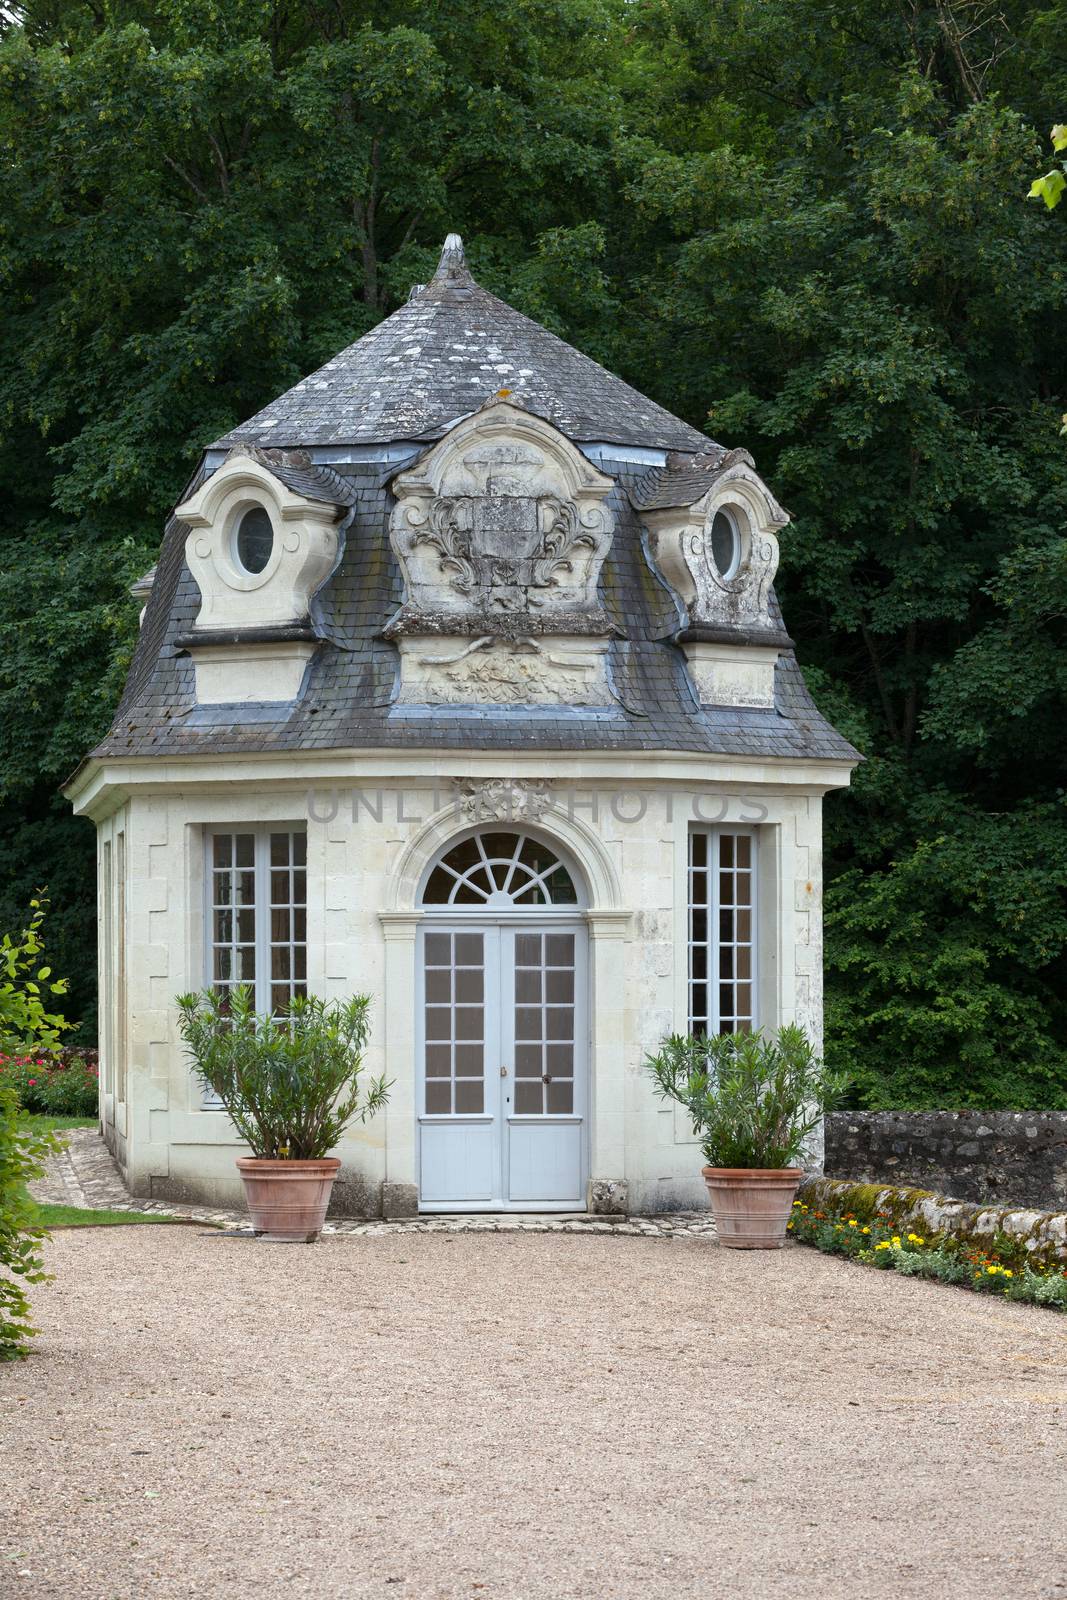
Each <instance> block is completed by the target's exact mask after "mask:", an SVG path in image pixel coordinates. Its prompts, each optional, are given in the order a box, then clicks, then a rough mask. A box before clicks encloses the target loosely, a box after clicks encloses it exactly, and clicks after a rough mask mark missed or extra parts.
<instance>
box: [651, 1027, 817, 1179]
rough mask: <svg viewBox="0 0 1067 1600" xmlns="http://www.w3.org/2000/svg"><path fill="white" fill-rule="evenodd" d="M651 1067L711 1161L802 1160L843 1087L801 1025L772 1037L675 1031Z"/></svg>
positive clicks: (771, 1164)
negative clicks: (681, 1108) (705, 1035)
mask: <svg viewBox="0 0 1067 1600" xmlns="http://www.w3.org/2000/svg"><path fill="white" fill-rule="evenodd" d="M645 1065H646V1066H647V1068H648V1070H649V1072H651V1074H652V1076H653V1078H654V1079H655V1082H656V1091H657V1093H658V1094H659V1095H660V1096H661V1097H662V1098H664V1099H671V1100H676V1101H677V1102H678V1104H679V1105H680V1106H684V1107H685V1110H686V1111H687V1112H688V1114H689V1118H690V1121H691V1122H692V1124H693V1132H694V1133H695V1134H696V1136H697V1138H698V1139H700V1141H701V1145H702V1148H703V1151H704V1159H705V1161H706V1162H707V1164H708V1166H709V1167H749V1168H752V1167H763V1168H775V1169H778V1168H782V1167H791V1166H793V1165H795V1163H796V1162H798V1161H799V1160H800V1159H801V1158H802V1156H803V1154H804V1150H805V1146H806V1144H807V1141H808V1138H809V1136H810V1134H811V1133H812V1132H813V1130H814V1129H815V1128H816V1127H817V1126H818V1124H819V1122H820V1120H821V1118H822V1115H823V1112H824V1111H826V1110H827V1109H828V1108H829V1107H830V1106H831V1105H832V1104H833V1103H834V1102H835V1101H836V1100H837V1099H838V1098H839V1097H840V1094H841V1092H842V1089H843V1080H842V1079H840V1078H839V1077H838V1076H837V1075H836V1074H834V1073H832V1072H830V1071H829V1070H828V1069H827V1068H826V1067H825V1066H824V1064H823V1062H822V1061H820V1060H819V1058H818V1056H817V1055H816V1054H815V1051H814V1049H813V1047H812V1044H811V1041H810V1040H809V1039H808V1037H807V1035H806V1034H805V1033H804V1031H803V1029H802V1028H798V1027H796V1026H795V1025H793V1024H790V1025H788V1026H786V1027H784V1028H780V1029H779V1030H778V1033H777V1034H776V1035H775V1037H773V1038H770V1039H765V1038H764V1037H763V1035H762V1033H724V1034H719V1035H718V1036H717V1037H710V1038H703V1037H701V1038H694V1037H692V1036H689V1037H683V1036H682V1035H680V1034H673V1035H672V1036H671V1037H670V1038H669V1039H666V1040H665V1041H664V1043H663V1045H662V1047H661V1049H660V1052H659V1054H658V1055H655V1056H648V1057H646V1060H645Z"/></svg>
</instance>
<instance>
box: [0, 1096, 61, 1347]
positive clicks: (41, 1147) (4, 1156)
mask: <svg viewBox="0 0 1067 1600" xmlns="http://www.w3.org/2000/svg"><path fill="white" fill-rule="evenodd" d="M59 1148H60V1141H59V1140H58V1139H57V1138H56V1135H55V1134H54V1133H37V1132H29V1131H27V1129H26V1128H25V1127H24V1126H22V1124H21V1123H20V1121H19V1103H18V1100H17V1099H16V1097H15V1090H14V1088H13V1086H12V1085H11V1084H9V1083H5V1082H4V1080H3V1078H0V1361H16V1360H18V1359H19V1358H20V1357H21V1356H24V1355H25V1354H26V1341H27V1339H29V1338H31V1337H32V1336H33V1334H34V1333H35V1332H36V1329H35V1328H34V1327H33V1326H32V1324H31V1323H30V1302H29V1297H28V1296H27V1293H26V1286H27V1285H28V1284H31V1283H43V1282H44V1281H45V1278H46V1277H47V1274H46V1272H45V1270H44V1263H43V1261H42V1259H41V1240H42V1238H43V1237H44V1232H45V1230H44V1229H43V1228H42V1227H41V1226H40V1224H39V1222H38V1221H37V1208H36V1206H35V1205H34V1203H33V1201H32V1200H31V1199H30V1197H29V1195H28V1193H27V1190H26V1182H27V1180H28V1179H30V1178H37V1177H39V1176H40V1174H41V1172H42V1170H43V1162H44V1159H45V1157H46V1156H48V1155H50V1154H51V1153H52V1152H53V1151H56V1150H58V1149H59Z"/></svg>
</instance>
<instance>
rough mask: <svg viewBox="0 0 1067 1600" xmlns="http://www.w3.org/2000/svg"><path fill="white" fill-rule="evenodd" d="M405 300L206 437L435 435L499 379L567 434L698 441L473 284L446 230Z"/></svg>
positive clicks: (667, 443) (667, 446) (293, 439)
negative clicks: (422, 278)
mask: <svg viewBox="0 0 1067 1600" xmlns="http://www.w3.org/2000/svg"><path fill="white" fill-rule="evenodd" d="M412 292H413V298H412V299H410V300H409V301H408V302H407V304H406V305H404V306H401V308H400V310H399V311H394V313H393V315H392V316H391V317H387V318H386V319H385V321H384V322H380V323H379V324H378V326H377V327H376V328H372V329H371V331H370V332H369V333H366V334H364V336H363V338H362V339H357V341H356V343H355V344H352V345H349V346H348V348H347V350H342V351H341V353H340V354H339V355H336V356H334V358H333V360H332V361H327V363H326V365H325V366H324V367H320V368H319V370H318V372H313V373H312V374H311V375H310V377H307V378H304V379H302V380H301V382H300V383H298V384H296V386H295V387H294V388H292V389H290V390H288V392H287V393H286V394H283V395H281V396H280V397H279V398H278V399H277V400H273V401H272V402H271V404H270V405H268V406H264V408H263V410H262V411H260V412H257V414H256V415H255V416H254V417H250V418H249V420H248V421H247V422H242V423H241V424H240V426H239V427H236V428H234V429H232V430H231V432H229V433H227V434H226V435H225V436H224V437H223V438H222V439H220V440H218V441H217V444H216V446H215V448H220V447H223V448H225V447H229V446H232V445H235V444H243V445H249V444H257V445H280V446H285V447H289V446H294V445H295V446H298V447H300V446H304V447H307V446H319V445H330V444H349V445H354V444H371V443H377V444H381V443H386V442H390V441H393V442H395V441H399V440H406V439H411V440H419V439H423V440H429V439H437V438H439V437H440V436H441V435H442V434H443V433H445V432H447V430H448V429H449V428H450V427H451V426H452V424H453V423H454V422H456V421H457V420H458V419H459V418H460V417H463V416H466V415H467V413H468V412H471V411H476V410H477V409H478V407H479V406H481V405H484V403H485V402H486V401H487V400H489V399H491V398H492V396H493V395H494V394H496V393H497V392H498V391H499V390H501V389H508V390H510V391H511V392H512V393H513V394H515V395H518V396H519V397H520V398H521V399H522V401H523V403H524V404H525V406H526V407H527V409H528V410H530V411H534V412H536V413H537V415H538V416H541V417H545V418H547V420H548V421H549V422H551V423H554V424H555V426H556V427H557V428H559V430H560V432H561V433H565V434H566V435H567V437H568V438H569V439H574V440H576V441H579V442H582V441H590V440H601V441H603V442H605V443H608V444H636V445H645V446H648V447H651V448H655V449H661V450H685V451H688V452H690V453H692V452H694V451H697V450H700V449H702V448H705V447H706V446H707V444H708V440H707V438H706V437H705V435H704V434H702V433H698V432H697V430H696V429H695V428H691V427H690V426H689V424H688V423H686V422H682V421H681V420H680V419H679V418H678V417H672V416H671V414H670V412H669V411H665V410H664V409H663V407H662V406H658V405H656V404H655V403H654V401H652V400H648V399H646V398H645V396H644V395H642V394H638V392H637V390H636V389H631V387H630V385H629V384H628V383H624V382H623V380H622V379H621V378H617V377H615V375H614V374H613V373H611V372H608V371H606V370H605V368H603V367H601V366H598V365H597V363H596V362H595V361H592V360H590V358H589V357H588V356H585V355H582V353H581V352H580V351H578V350H575V349H574V348H573V346H571V345H569V344H565V343H564V341H563V340H562V339H558V338H557V337H556V335H555V334H554V333H549V331H548V329H547V328H542V327H540V326H539V325H538V324H537V323H536V322H531V321H530V319H529V317H524V316H523V315H522V314H521V312H518V311H515V310H513V309H512V307H511V306H509V305H506V304H505V303H504V301H503V300H498V299H497V297H496V296H495V295H493V294H490V293H489V291H488V290H487V289H483V288H482V287H481V286H480V285H479V284H477V283H475V281H474V279H473V278H472V277H471V274H470V272H469V270H468V268H467V263H466V259H465V257H464V254H463V245H462V241H461V240H460V239H459V237H458V235H456V234H449V236H448V239H447V240H446V242H445V248H444V250H443V251H442V254H441V264H440V266H439V267H438V269H437V271H436V272H435V273H434V276H433V278H432V279H431V280H430V282H429V283H428V284H426V285H425V286H424V287H419V288H418V290H417V291H412Z"/></svg>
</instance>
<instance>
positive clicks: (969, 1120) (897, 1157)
mask: <svg viewBox="0 0 1067 1600" xmlns="http://www.w3.org/2000/svg"><path fill="white" fill-rule="evenodd" d="M825 1172H826V1176H827V1177H829V1178H841V1179H846V1180H850V1181H852V1182H863V1183H892V1184H894V1185H900V1184H902V1185H909V1186H914V1187H917V1188H921V1189H935V1190H937V1191H938V1192H939V1193H942V1194H947V1195H951V1196H952V1197H953V1198H954V1199H956V1200H969V1201H974V1202H976V1203H978V1204H980V1205H981V1204H984V1205H1007V1204H1012V1205H1017V1206H1028V1207H1033V1208H1035V1209H1037V1210H1042V1211H1064V1210H1067V1112H1065V1111H836V1112H834V1113H833V1114H832V1115H830V1116H828V1117H827V1119H826V1161H825Z"/></svg>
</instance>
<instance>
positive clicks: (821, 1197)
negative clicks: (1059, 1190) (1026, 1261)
mask: <svg viewBox="0 0 1067 1600" xmlns="http://www.w3.org/2000/svg"><path fill="white" fill-rule="evenodd" d="M797 1198H798V1199H800V1200H802V1201H803V1203H804V1204H805V1205H806V1206H809V1207H810V1208H811V1210H812V1211H825V1212H826V1213H827V1215H828V1216H840V1215H841V1214H842V1213H844V1212H849V1211H851V1212H853V1213H854V1214H855V1215H856V1216H857V1217H867V1216H875V1215H877V1213H878V1212H879V1211H881V1212H884V1213H888V1215H889V1217H890V1218H891V1219H892V1222H893V1224H894V1226H895V1227H896V1229H897V1231H898V1232H900V1233H903V1232H904V1231H905V1230H908V1231H910V1230H913V1229H914V1230H918V1231H919V1232H921V1234H922V1235H923V1237H924V1238H926V1239H930V1238H931V1237H932V1236H933V1235H935V1234H936V1235H947V1236H948V1237H950V1238H954V1239H960V1240H963V1241H965V1242H967V1243H968V1244H970V1243H975V1242H981V1243H982V1244H983V1245H989V1244H991V1243H992V1242H993V1239H994V1236H995V1235H996V1234H998V1233H1005V1234H1007V1235H1008V1236H1009V1237H1010V1238H1012V1239H1018V1240H1019V1242H1020V1243H1021V1244H1022V1245H1023V1247H1024V1249H1025V1250H1026V1251H1027V1253H1028V1254H1029V1255H1031V1256H1033V1258H1034V1259H1035V1260H1036V1261H1039V1262H1049V1263H1051V1262H1060V1263H1063V1264H1067V1214H1065V1213H1064V1212H1062V1211H1059V1212H1054V1211H1024V1210H1021V1209H1018V1208H1015V1207H1010V1206H975V1205H969V1204H968V1203H967V1202H966V1201H964V1200H948V1199H946V1198H945V1196H944V1195H940V1194H930V1193H928V1192H927V1191H926V1190H924V1189H909V1188H899V1189H898V1188H895V1187H893V1188H891V1187H889V1186H888V1185H887V1186H886V1187H884V1188H883V1187H879V1186H878V1185H876V1184H873V1183H866V1184H859V1183H843V1182H841V1181H839V1180H838V1179H835V1178H816V1177H811V1178H805V1179H804V1180H803V1181H802V1183H801V1185H800V1189H799V1191H798V1195H797Z"/></svg>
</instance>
